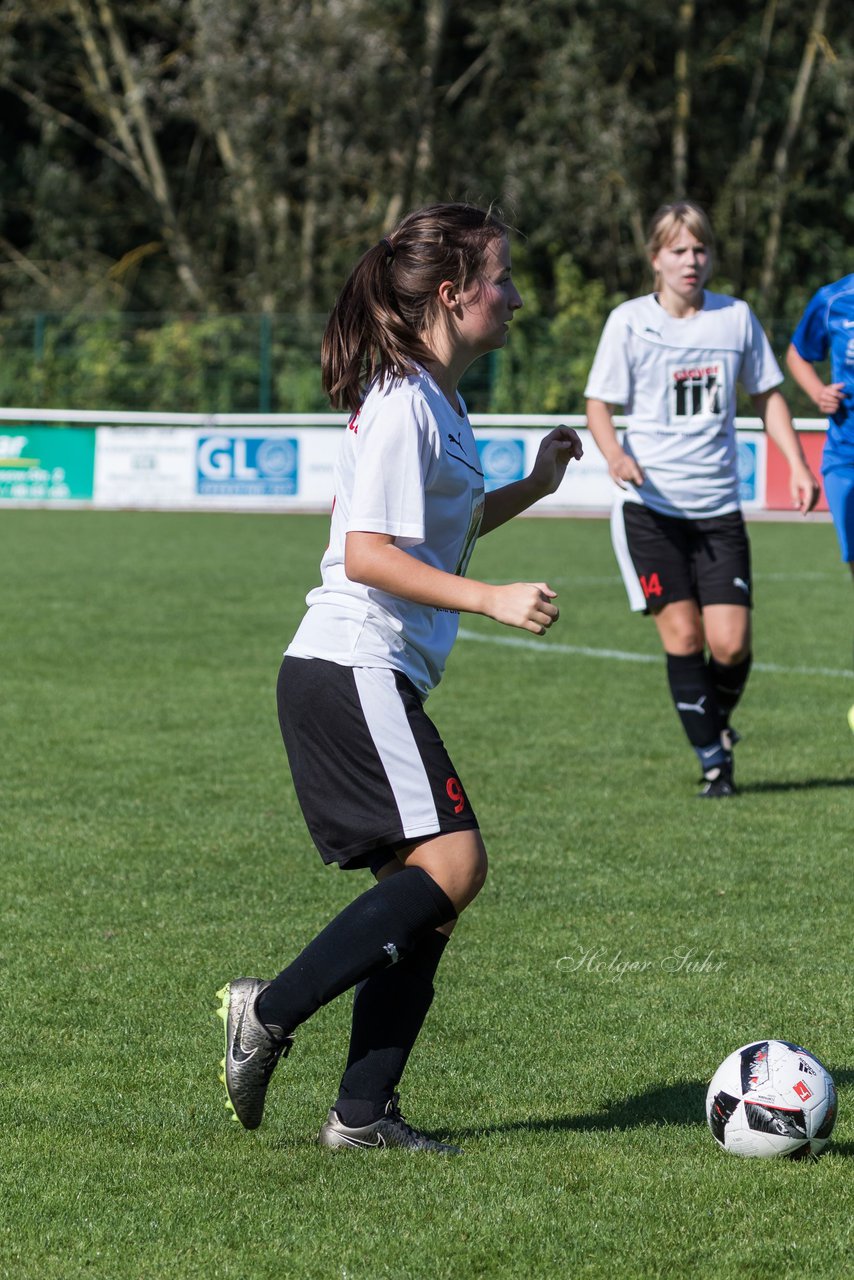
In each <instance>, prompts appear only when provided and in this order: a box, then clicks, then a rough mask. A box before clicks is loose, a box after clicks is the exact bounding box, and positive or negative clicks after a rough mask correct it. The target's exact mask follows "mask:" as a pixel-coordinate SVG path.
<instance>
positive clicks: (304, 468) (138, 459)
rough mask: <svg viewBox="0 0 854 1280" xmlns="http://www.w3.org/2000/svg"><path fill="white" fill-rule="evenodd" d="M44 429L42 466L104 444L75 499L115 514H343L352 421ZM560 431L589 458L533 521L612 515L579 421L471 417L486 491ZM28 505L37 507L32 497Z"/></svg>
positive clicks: (240, 418)
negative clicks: (337, 479)
mask: <svg viewBox="0 0 854 1280" xmlns="http://www.w3.org/2000/svg"><path fill="white" fill-rule="evenodd" d="M28 412H29V411H19V410H5V411H4V410H0V423H2V420H3V419H4V418H7V419H10V420H11V419H12V418H13V417H14V418H15V421H16V423H17V422H18V421H19V420H20V421H21V422H25V421H26V416H27V413H28ZM54 419H55V421H56V427H54V426H53V425H52V420H54ZM40 422H41V424H42V425H41V426H40V427H39V428H38V430H39V431H40V432H41V436H40V437H39V440H40V441H41V446H43V447H41V446H40V447H41V453H40V454H39V456H40V457H41V456H42V454H44V456H45V457H47V456H48V455H47V453H45V450H46V449H47V446H48V444H50V443H51V442H52V441H53V438H54V436H55V437H56V439H57V440H59V441H60V442H61V441H66V443H67V442H68V441H71V442H72V443H74V440H75V439H76V438H77V437H78V436H79V437H80V439H81V440H83V442H84V443H85V440H86V439H88V440H89V442H90V443H89V456H90V462H91V453H92V443H91V442H92V437H93V436H94V467H93V471H92V472H91V473H90V480H89V481H88V482H87V484H84V483H83V480H81V481H80V484H79V485H78V486H77V488H76V489H74V492H73V493H72V494H71V496H72V497H73V498H74V499H75V500H79V501H80V502H89V503H91V504H92V505H94V506H96V507H107V508H121V507H131V508H148V509H157V508H162V509H167V508H168V509H172V510H220V511H226V510H228V511H321V512H322V511H328V510H329V509H330V507H331V505H332V499H333V496H334V494H333V486H334V479H333V477H334V467H335V458H336V454H337V452H338V446H339V443H340V441H341V439H342V437H343V433H344V430H345V423H346V418H345V416H344V415H342V414H315V415H311V414H308V415H305V416H301V415H298V414H293V415H284V414H281V415H269V416H268V417H266V418H265V417H263V416H256V415H252V414H245V415H244V414H240V415H237V414H235V415H231V416H226V415H222V416H219V417H205V416H203V415H189V414H186V415H181V414H175V415H174V416H170V415H167V414H153V413H152V414H145V415H136V417H134V415H132V414H121V415H119V414H113V415H111V414H107V413H105V414H103V415H101V414H96V413H94V412H92V413H90V412H88V411H85V412H84V411H76V412H73V411H68V412H67V413H62V412H61V411H54V410H51V411H42V413H41V418H40ZM560 422H563V423H564V424H566V425H571V426H574V427H575V428H576V430H577V431H578V433H579V435H580V437H581V440H582V444H583V447H584V457H583V459H582V460H581V462H580V463H573V464H572V465H571V466H570V467H569V469H568V470H567V473H566V477H565V479H564V482H563V484H562V485H561V487H560V488H559V489H558V491H557V493H554V494H550V495H549V496H548V497H546V498H543V499H542V500H541V501H540V502H538V503H537V504H536V506H534V507H532V508H531V510H532V512H534V513H538V514H543V515H546V514H548V515H559V514H560V515H562V514H572V513H574V512H578V513H582V514H583V513H584V512H594V511H595V512H597V513H601V512H607V511H608V510H610V507H611V505H612V501H613V496H614V486H613V483H612V481H611V479H610V476H609V475H608V468H607V466H606V465H605V460H604V458H603V457H602V455H601V454H600V452H599V450H598V449H597V447H596V445H595V444H594V442H593V438H592V436H591V435H590V433H589V431H587V430H586V429H585V428H584V427H583V426H582V424H583V422H584V419H583V418H579V417H574V418H573V417H564V418H563V419H560V418H554V417H546V416H543V415H536V414H534V415H531V416H525V415H521V414H520V415H513V416H510V415H504V416H503V417H495V418H489V417H487V416H486V415H472V423H473V426H474V433H475V438H476V440H477V446H478V454H479V457H480V463H481V467H482V470H483V474H484V482H485V485H486V489H487V491H490V490H492V489H496V488H499V487H500V486H502V485H505V484H510V483H512V482H513V481H514V480H519V479H521V478H522V477H523V476H526V475H528V473H529V472H530V470H531V468H532V466H533V464H534V459H535V458H536V455H537V449H538V448H539V444H540V441H541V440H542V438H543V436H544V435H546V434H547V432H548V431H549V430H551V429H552V427H554V426H556V425H557V424H558V423H560ZM78 423H79V425H78ZM84 423H86V424H87V425H86V426H84V425H83V424H84ZM619 423H620V420H619V419H617V425H618V426H619ZM737 425H738V427H739V431H738V473H739V480H740V485H741V502H742V506H743V507H744V509H745V510H746V511H748V512H750V511H762V510H765V509H766V503H767V502H768V500H769V492H768V469H769V465H770V462H769V451H768V442H767V437H766V436H765V433H764V432H763V431H762V430H757V429H756V427H757V426H758V425H759V424H758V422H757V420H756V419H740V420H738V422H737ZM799 425H802V424H799ZM807 425H809V424H807ZM93 427H94V431H93ZM15 430H16V431H18V435H16V436H14V437H13V436H12V435H11V434H9V435H8V439H9V440H10V441H12V442H13V443H14V441H17V440H18V439H19V437H20V439H24V438H25V437H24V435H22V434H21V433H22V432H23V431H24V430H25V428H24V427H23V426H22V427H18V426H16V427H15ZM11 431H12V428H11V427H10V428H9V432H11ZM34 433H35V434H37V432H36V429H35V428H33V429H32V431H31V434H34ZM87 433H88V435H87ZM42 436H43V437H45V440H46V441H47V443H45V441H44V440H41V437H42ZM3 438H6V437H3ZM819 443H820V441H819ZM10 448H11V446H10ZM7 452H9V450H7ZM31 452H32V450H31ZM10 456H11V454H10ZM51 456H52V455H51ZM12 461H13V462H14V463H15V465H16V467H17V470H16V472H15V477H16V478H17V477H18V473H19V471H20V469H21V467H22V465H23V464H22V463H21V461H20V459H18V458H17V456H16V457H15V458H13V459H12ZM10 466H11V463H10ZM84 479H85V477H84ZM88 484H91V489H89V488H88V487H87V486H88ZM778 487H779V486H778ZM784 487H785V486H784ZM78 490H79V492H78ZM28 496H29V499H30V500H32V499H33V495H32V494H30V495H28ZM15 497H16V493H13V492H12V491H11V490H10V492H9V493H8V494H5V493H4V494H2V495H0V498H2V499H3V500H8V501H11V500H12V499H13V498H15ZM777 505H778V506H779V505H781V503H780V502H777Z"/></svg>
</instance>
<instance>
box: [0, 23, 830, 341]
mask: <svg viewBox="0 0 854 1280" xmlns="http://www.w3.org/2000/svg"><path fill="white" fill-rule="evenodd" d="M852 96H854V11H852V9H851V7H850V5H848V4H846V3H844V2H843V0H816V3H815V4H814V5H813V6H811V7H808V8H806V9H805V8H804V7H803V6H802V5H798V4H796V3H795V0H715V3H714V4H712V3H710V2H709V0H666V3H653V0H608V2H607V3H605V4H601V3H598V2H597V0H530V3H528V4H526V5H520V4H519V3H518V0H457V2H456V3H452V0H26V2H25V0H5V3H4V5H3V6H2V8H0V105H2V119H3V123H4V127H3V131H2V135H0V151H1V152H2V160H3V166H2V171H0V308H2V310H3V311H5V312H6V313H7V314H9V313H20V312H25V311H26V312H37V311H50V312H58V311H62V312H65V313H72V314H73V313H75V312H85V313H92V312H98V311H120V312H129V311H137V312H170V313H174V312H179V313H193V314H198V315H206V316H210V315H215V314H217V313H219V314H221V315H223V316H225V315H229V314H235V313H245V314H247V315H259V314H268V315H271V316H272V315H274V314H277V313H278V314H283V313H296V314H301V315H303V316H305V317H306V318H308V317H310V316H312V315H315V314H317V313H323V312H325V311H327V310H328V308H329V306H330V304H331V301H332V299H333V297H334V294H335V291H336V289H337V287H338V286H339V284H340V282H341V280H342V278H343V276H344V274H345V272H346V271H347V270H348V269H349V266H350V265H351V264H352V262H353V261H354V259H355V258H356V257H357V256H358V254H359V253H360V252H362V251H363V250H364V248H366V247H367V246H368V245H369V244H370V243H371V242H372V240H373V239H375V238H378V237H379V236H380V235H382V234H383V233H384V232H385V231H386V230H387V229H388V228H389V227H390V226H391V225H393V223H394V221H395V220H396V219H397V218H398V217H399V216H400V215H401V214H402V213H403V212H404V211H405V210H406V209H407V208H410V207H413V206H414V205H417V204H420V203H423V202H427V201H432V200H435V199H445V198H455V199H458V198H467V199H472V200H476V201H479V202H487V203H488V202H490V201H496V202H497V204H498V205H499V206H500V207H501V208H502V210H503V211H504V213H505V215H506V216H507V217H508V218H509V219H510V220H511V222H512V223H513V224H514V226H515V227H517V228H518V230H519V231H520V232H521V237H520V239H519V241H518V243H517V245H516V249H515V252H516V258H517V262H518V263H519V265H520V267H521V270H522V273H523V276H524V280H525V284H526V286H527V288H526V303H527V304H528V315H529V316H530V317H532V320H531V325H532V328H531V332H532V333H533V327H534V326H533V318H534V317H535V318H536V322H537V326H538V327H539V332H540V335H541V336H542V331H543V326H546V327H547V328H548V329H549V332H550V333H551V334H552V335H553V336H554V337H555V341H556V343H557V349H559V350H563V348H564V347H565V346H566V342H567V341H571V338H572V324H573V318H577V315H578V310H579V308H580V311H581V312H582V313H583V314H584V316H585V317H586V316H593V315H594V314H595V313H596V310H597V308H602V307H604V306H606V305H608V304H609V302H611V301H612V300H613V299H614V297H617V296H624V295H627V294H631V293H634V292H637V291H638V290H639V289H641V288H643V287H645V286H646V284H647V281H648V277H646V275H645V265H644V256H643V243H644V228H645V224H646V222H647V219H648V217H649V215H650V214H651V213H652V211H653V210H654V209H655V207H656V206H657V205H658V204H659V203H661V202H662V201H664V200H667V199H670V198H672V197H673V196H674V195H682V194H687V195H690V196H692V197H694V198H696V199H698V200H700V201H701V203H703V204H704V205H705V206H706V207H707V208H708V209H709V211H710V213H711V215H712V219H713V223H714V225H715V226H716V228H717V231H718V237H719V252H718V263H717V276H716V282H717V287H721V288H724V289H731V290H733V291H734V292H737V293H740V294H742V295H744V296H747V297H748V298H750V300H751V301H753V302H754V304H756V305H757V306H758V309H759V311H760V314H761V315H762V316H763V318H770V317H773V316H778V317H783V318H784V319H785V320H787V321H788V320H791V319H792V318H794V317H795V316H796V315H797V314H798V312H799V309H800V307H801V306H802V304H803V302H804V301H805V299H806V298H807V297H808V296H809V294H810V293H811V292H812V291H813V290H814V289H815V288H816V287H817V286H818V285H819V284H820V283H823V282H824V281H826V280H829V279H832V278H835V277H838V276H839V275H842V274H844V273H845V272H846V271H850V270H851V269H852V265H854V263H852V251H851V244H852V234H851V230H852V216H854V195H852V194H851V184H850V153H851V145H852V137H854V111H852ZM568 281H571V287H570V286H569V285H568ZM568 299H569V301H568ZM524 316H525V313H523V317H524ZM599 320H601V314H599V315H598V316H597V318H596V323H598V321H599ZM585 325H586V320H585ZM583 327H584V326H583ZM520 328H521V326H520ZM594 328H595V324H594ZM585 332H586V329H585ZM514 341H515V337H514ZM518 345H520V346H521V345H522V344H521V343H519V344H518Z"/></svg>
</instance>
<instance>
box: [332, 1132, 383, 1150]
mask: <svg viewBox="0 0 854 1280" xmlns="http://www.w3.org/2000/svg"><path fill="white" fill-rule="evenodd" d="M341 1137H342V1138H343V1139H344V1141H345V1142H346V1143H347V1145H348V1146H351V1147H384V1146H385V1138H384V1137H383V1135H382V1134H381V1133H378V1134H377V1140H376V1142H363V1140H362V1139H361V1138H351V1137H350V1135H349V1134H344V1133H342V1134H341Z"/></svg>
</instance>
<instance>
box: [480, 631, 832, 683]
mask: <svg viewBox="0 0 854 1280" xmlns="http://www.w3.org/2000/svg"><path fill="white" fill-rule="evenodd" d="M457 637H458V639H460V640H474V641H476V642H479V643H480V644H497V645H501V646H503V647H504V648H505V649H530V650H533V651H538V652H539V653H542V654H560V655H561V656H566V655H571V656H573V657H578V658H605V659H607V660H609V661H611V662H646V663H652V662H656V663H660V662H661V661H662V656H661V654H652V653H629V652H627V651H625V650H623V649H591V648H588V647H587V646H586V645H580V644H561V643H560V642H557V643H556V642H554V641H551V640H550V641H547V642H546V643H544V642H543V641H542V640H536V639H535V638H534V637H533V636H531V638H530V640H529V639H526V638H525V637H524V636H501V635H480V634H479V633H478V632H477V631H469V630H468V629H467V628H466V627H460V629H459V631H458V632H457ZM753 670H754V671H763V672H765V673H766V674H768V675H775V676H825V677H830V678H831V679H833V680H851V679H852V678H854V672H852V671H837V670H836V669H835V668H834V667H786V666H782V665H781V664H780V663H778V662H754V664H753Z"/></svg>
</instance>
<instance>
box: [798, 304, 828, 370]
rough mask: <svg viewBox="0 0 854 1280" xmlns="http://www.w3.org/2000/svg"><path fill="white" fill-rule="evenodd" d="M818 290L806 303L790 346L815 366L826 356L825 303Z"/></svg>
mask: <svg viewBox="0 0 854 1280" xmlns="http://www.w3.org/2000/svg"><path fill="white" fill-rule="evenodd" d="M822 295H823V290H821V289H820V290H819V291H818V293H816V294H815V295H814V296H813V297H812V298H811V299H810V301H809V302H808V303H807V308H806V310H805V311H804V314H803V315H802V316H801V320H800V324H799V325H798V327H797V329H796V330H795V332H794V333H793V334H792V346H793V347H794V348H795V350H796V351H797V353H798V355H799V356H802V357H803V359H804V360H809V362H810V364H815V363H816V361H817V360H824V359H825V357H826V356H827V348H828V334H827V303H826V301H825V300H824V297H823V296H822Z"/></svg>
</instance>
